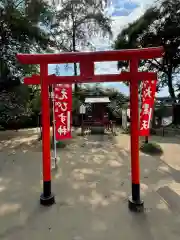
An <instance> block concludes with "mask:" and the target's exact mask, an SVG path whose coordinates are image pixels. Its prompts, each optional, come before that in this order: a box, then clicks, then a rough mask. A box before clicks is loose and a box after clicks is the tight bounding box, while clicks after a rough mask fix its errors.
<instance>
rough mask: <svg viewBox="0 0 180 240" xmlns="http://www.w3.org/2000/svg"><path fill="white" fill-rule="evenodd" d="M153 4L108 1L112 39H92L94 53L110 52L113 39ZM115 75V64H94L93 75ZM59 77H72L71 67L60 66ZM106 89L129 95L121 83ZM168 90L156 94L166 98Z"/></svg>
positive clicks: (51, 69) (147, 1)
mask: <svg viewBox="0 0 180 240" xmlns="http://www.w3.org/2000/svg"><path fill="white" fill-rule="evenodd" d="M153 3H154V0H109V3H108V6H107V9H106V14H108V15H109V16H111V18H112V31H113V39H112V40H109V39H108V38H94V39H92V44H93V45H94V47H95V48H96V51H104V50H110V49H111V45H112V42H113V40H114V39H116V37H117V34H119V33H120V32H121V30H122V29H123V28H124V27H125V26H127V24H128V23H131V22H133V21H135V20H136V19H138V18H139V17H140V16H141V15H142V14H143V13H144V12H145V10H146V9H147V8H148V7H149V6H151V5H152V4H153ZM52 73H55V65H49V74H52ZM97 73H98V74H100V73H102V74H105V73H106V74H108V73H109V74H110V73H111V74H113V73H114V74H115V73H118V70H117V62H103V63H97V64H95V74H97ZM60 75H63V76H66V75H67V76H72V75H73V67H72V65H71V66H70V65H69V66H68V67H67V65H66V66H64V65H60ZM103 85H104V86H107V87H113V88H117V89H118V90H119V91H121V92H122V93H124V94H126V95H129V88H128V87H127V86H126V85H125V84H123V83H105V84H103ZM167 95H168V90H167V88H164V89H162V90H161V92H160V93H158V96H167Z"/></svg>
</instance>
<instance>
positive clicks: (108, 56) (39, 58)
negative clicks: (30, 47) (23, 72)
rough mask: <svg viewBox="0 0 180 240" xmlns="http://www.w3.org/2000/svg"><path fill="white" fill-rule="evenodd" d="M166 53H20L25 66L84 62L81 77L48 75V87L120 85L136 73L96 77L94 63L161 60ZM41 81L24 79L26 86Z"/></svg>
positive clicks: (147, 75)
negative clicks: (70, 84)
mask: <svg viewBox="0 0 180 240" xmlns="http://www.w3.org/2000/svg"><path fill="white" fill-rule="evenodd" d="M162 54H163V48H162V47H158V48H144V49H132V50H118V51H103V52H102V51H97V52H71V53H59V54H17V59H18V60H19V62H21V63H22V64H40V65H42V64H43V65H44V64H46V65H47V64H53V63H54V64H55V63H74V62H76V63H77V62H78V63H80V75H79V76H55V75H49V76H47V79H46V83H47V84H58V83H75V82H79V83H91V82H119V81H129V80H130V79H131V78H132V76H131V75H132V74H133V75H134V74H135V73H132V72H122V73H120V74H100V75H95V74H94V63H95V62H103V61H131V60H132V59H136V61H138V62H139V61H140V60H141V59H153V58H160V57H162ZM156 78H157V74H156V73H154V72H138V71H137V72H136V79H139V80H154V79H156ZM40 82H41V78H40V76H38V75H34V76H32V77H27V78H25V79H24V83H25V84H40Z"/></svg>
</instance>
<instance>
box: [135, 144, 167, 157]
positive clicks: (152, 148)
mask: <svg viewBox="0 0 180 240" xmlns="http://www.w3.org/2000/svg"><path fill="white" fill-rule="evenodd" d="M140 151H141V152H143V153H146V154H149V155H162V154H163V150H162V148H161V146H160V145H159V144H157V143H154V142H149V143H144V142H143V143H141V146H140Z"/></svg>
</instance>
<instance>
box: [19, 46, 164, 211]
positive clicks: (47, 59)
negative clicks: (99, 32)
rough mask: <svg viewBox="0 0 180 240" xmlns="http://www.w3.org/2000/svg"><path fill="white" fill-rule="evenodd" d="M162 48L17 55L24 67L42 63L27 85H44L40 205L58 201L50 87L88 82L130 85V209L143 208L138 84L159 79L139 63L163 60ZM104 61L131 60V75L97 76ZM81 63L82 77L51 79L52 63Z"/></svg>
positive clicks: (42, 89) (42, 97)
mask: <svg viewBox="0 0 180 240" xmlns="http://www.w3.org/2000/svg"><path fill="white" fill-rule="evenodd" d="M163 53H164V50H163V48H162V47H158V48H146V49H131V50H123V51H104V52H78V53H77V52H76V53H74V52H73V53H60V54H17V59H18V60H19V61H20V62H21V63H22V64H40V76H32V77H30V78H29V77H28V78H25V81H24V82H25V84H30V85H31V84H32V85H33V84H41V100H42V103H41V104H42V154H43V183H44V184H43V186H44V187H43V193H42V195H41V197H40V203H41V204H43V205H52V204H53V203H54V201H55V199H54V195H53V194H52V193H51V164H50V163H51V162H50V111H49V95H48V86H49V85H51V84H61V83H68V84H69V83H84V82H89V83H91V82H110V81H112V82H118V81H129V82H130V107H131V113H130V114H131V180H132V197H131V198H129V208H130V209H131V210H133V211H139V210H142V209H143V201H142V200H141V199H140V173H139V172H140V171H139V129H138V128H139V113H138V83H139V81H141V80H155V79H157V74H156V73H152V72H146V73H145V72H138V66H139V61H140V60H143V59H154V58H161V57H162V56H163ZM103 61H129V63H130V72H122V73H121V74H115V75H112V74H111V75H95V74H94V63H95V62H103ZM75 62H76V63H79V64H80V76H66V77H65V76H60V77H57V76H54V75H49V76H48V64H58V63H75Z"/></svg>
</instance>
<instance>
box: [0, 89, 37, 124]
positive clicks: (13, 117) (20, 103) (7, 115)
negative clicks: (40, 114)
mask: <svg viewBox="0 0 180 240" xmlns="http://www.w3.org/2000/svg"><path fill="white" fill-rule="evenodd" d="M21 87H22V88H23V89H24V90H25V87H24V86H22V85H20V86H19V87H16V88H15V89H14V91H6V90H4V91H2V92H1V94H0V125H1V126H2V127H7V126H11V127H12V128H13V126H14V128H18V126H19V125H21V124H22V122H23V121H27V119H28V118H29V117H30V116H31V114H32V111H31V109H30V108H28V104H27V101H28V90H27V89H26V90H27V95H26V98H25V96H23V94H18V92H19V93H20V92H21V91H22V89H21Z"/></svg>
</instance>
